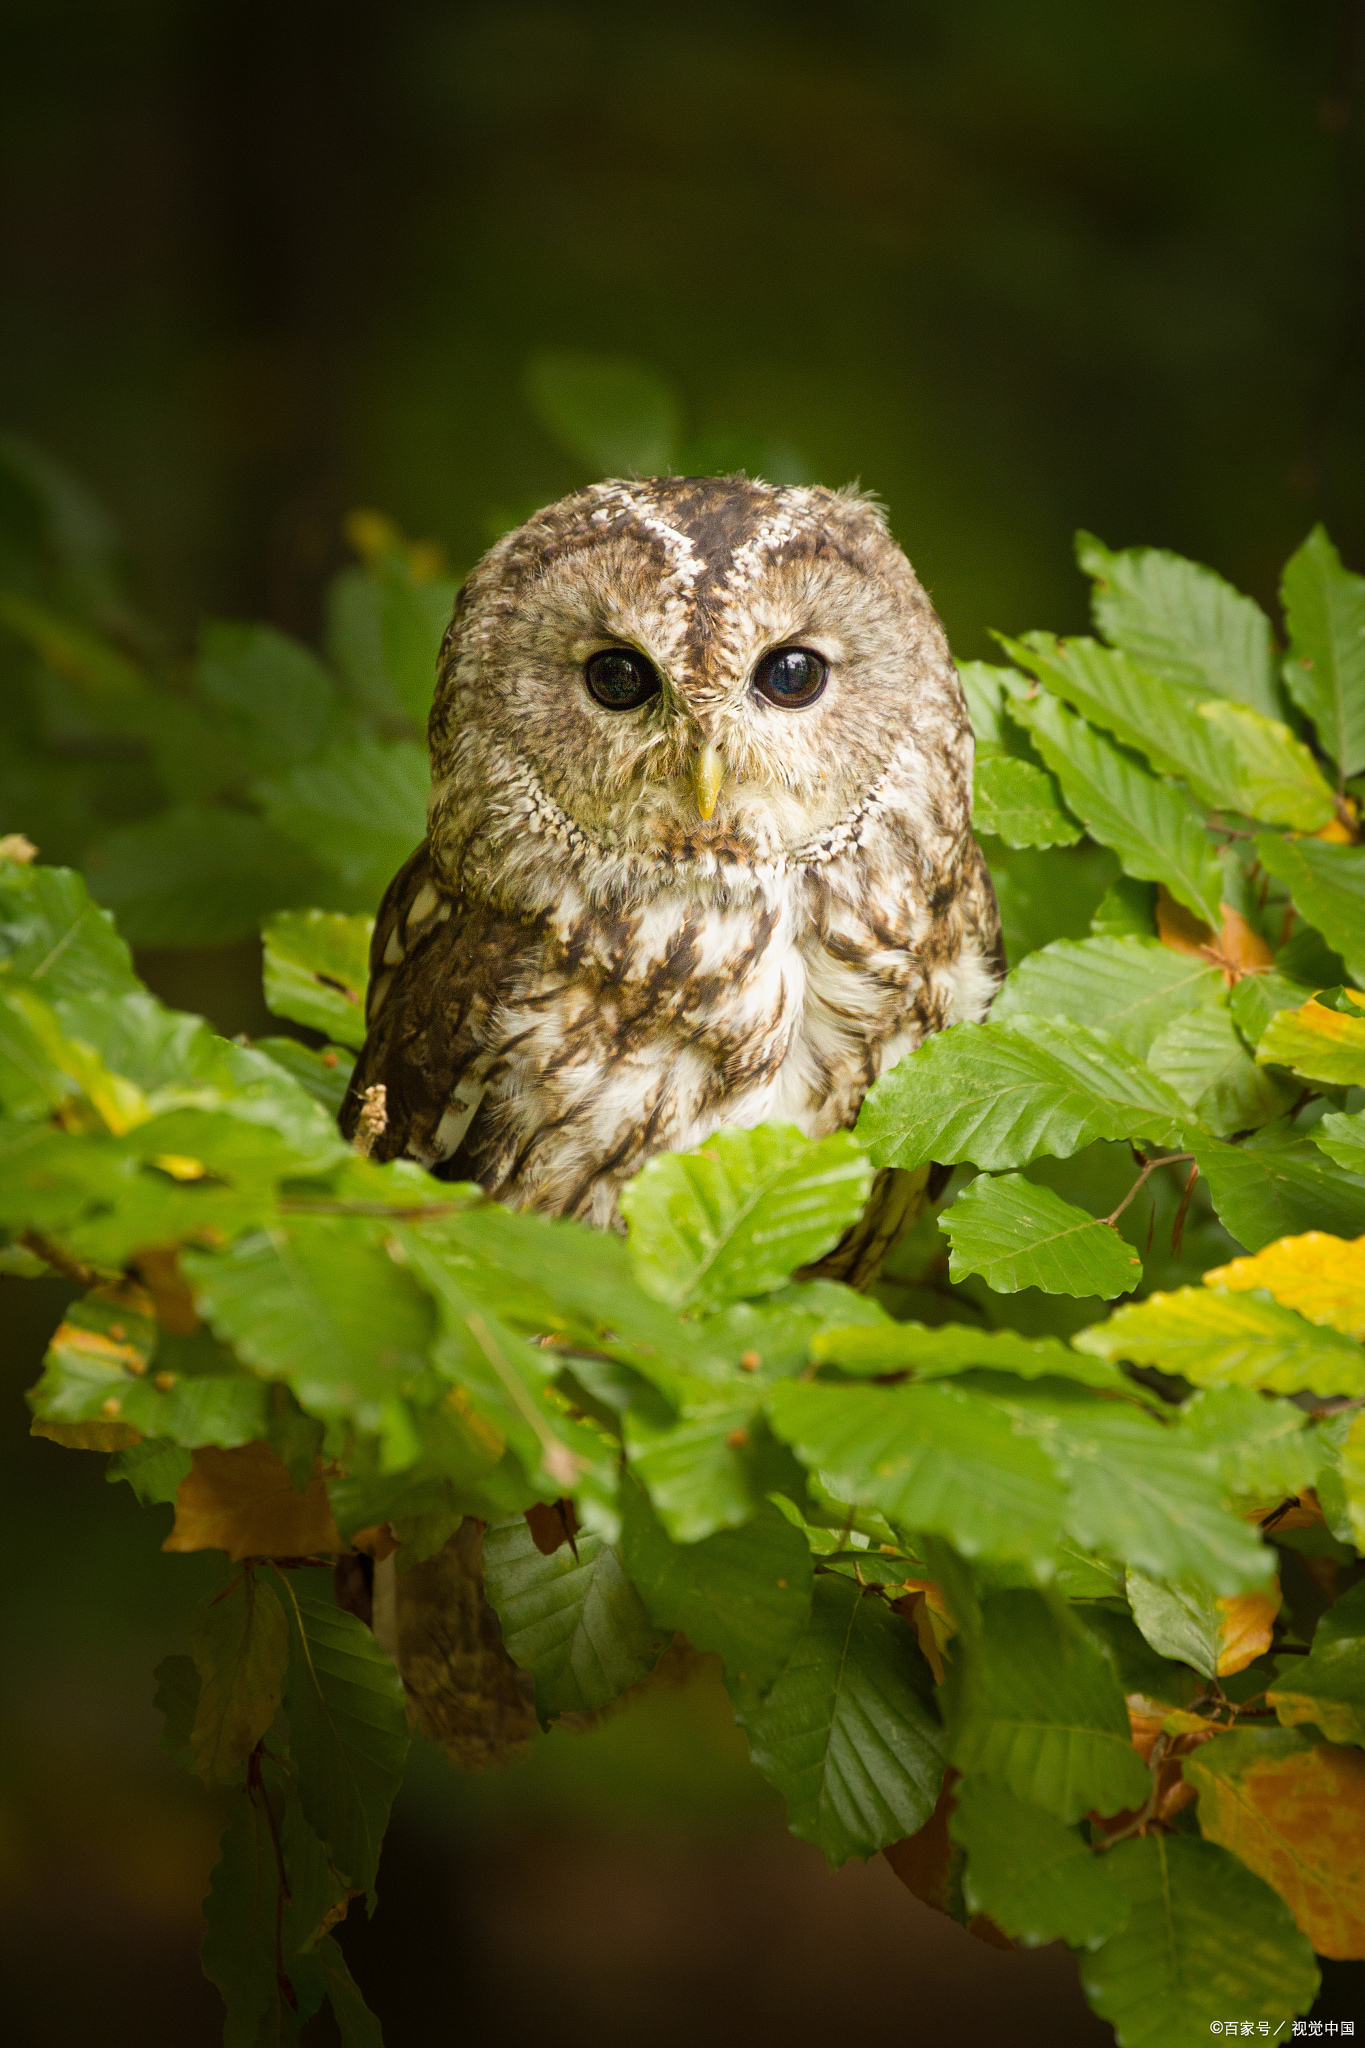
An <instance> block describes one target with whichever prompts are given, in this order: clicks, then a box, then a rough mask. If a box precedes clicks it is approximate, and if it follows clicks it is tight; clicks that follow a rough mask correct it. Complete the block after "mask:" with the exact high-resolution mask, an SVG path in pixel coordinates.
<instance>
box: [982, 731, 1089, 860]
mask: <svg viewBox="0 0 1365 2048" xmlns="http://www.w3.org/2000/svg"><path fill="white" fill-rule="evenodd" d="M973 790H974V794H973V798H972V816H973V819H974V821H975V825H976V829H977V831H978V832H994V833H995V834H996V836H997V838H1000V839H1003V840H1004V842H1005V844H1006V846H1074V845H1075V844H1076V841H1077V840H1078V839H1079V838H1080V836H1081V828H1080V826H1079V825H1077V824H1076V823H1075V822H1074V821H1073V820H1072V819H1071V818H1069V817H1068V816H1067V814H1066V812H1065V811H1064V810H1063V809H1062V804H1061V798H1060V796H1059V795H1058V792H1057V788H1056V785H1055V783H1054V782H1053V780H1052V777H1051V776H1050V775H1049V774H1048V773H1047V771H1046V770H1045V769H1043V768H1040V767H1039V766H1038V764H1037V762H1036V761H1021V760H1019V759H1018V758H1017V757H1016V756H1014V755H1012V754H1008V753H1006V752H1005V750H1004V748H1003V747H996V746H992V745H991V743H990V742H989V741H986V742H982V741H981V740H980V739H978V741H977V749H976V772H975V779H974V782H973Z"/></svg>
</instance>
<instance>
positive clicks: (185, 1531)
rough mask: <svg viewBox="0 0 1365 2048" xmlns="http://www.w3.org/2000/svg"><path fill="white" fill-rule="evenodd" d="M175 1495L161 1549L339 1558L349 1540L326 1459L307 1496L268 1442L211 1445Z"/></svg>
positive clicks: (198, 1455) (200, 1453)
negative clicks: (332, 1497) (334, 1505)
mask: <svg viewBox="0 0 1365 2048" xmlns="http://www.w3.org/2000/svg"><path fill="white" fill-rule="evenodd" d="M193 1457H194V1463H193V1465H192V1466H191V1468H190V1470H189V1472H188V1473H187V1474H186V1476H185V1477H184V1479H182V1480H181V1482H180V1490H179V1492H178V1493H177V1494H176V1497H175V1526H174V1528H173V1529H172V1530H171V1533H170V1535H169V1536H168V1537H167V1538H166V1541H165V1542H164V1543H163V1544H162V1546H161V1548H162V1549H163V1550H225V1551H226V1552H227V1554H228V1556H229V1557H230V1558H233V1559H235V1560H236V1559H241V1558H244V1557H319V1556H330V1557H334V1556H335V1555H336V1554H337V1553H338V1552H339V1551H343V1550H345V1548H346V1545H345V1544H344V1543H343V1542H342V1540H341V1538H340V1536H339V1535H338V1534H337V1525H336V1522H335V1520H334V1519H333V1516H332V1509H331V1505H330V1503H329V1501H328V1499H327V1486H326V1482H325V1480H324V1479H323V1476H322V1465H321V1461H320V1460H318V1461H317V1462H316V1463H315V1465H314V1469H313V1477H312V1479H311V1480H310V1481H309V1483H308V1486H307V1489H306V1490H305V1491H304V1492H303V1493H296V1492H295V1491H294V1485H293V1481H292V1480H291V1479H290V1477H289V1467H288V1466H287V1465H286V1464H285V1463H284V1460H283V1459H282V1458H281V1457H280V1456H279V1454H278V1453H277V1452H276V1451H274V1450H272V1448H271V1446H270V1445H269V1444H267V1443H253V1444H243V1445H242V1446H241V1447H240V1448H239V1449H237V1450H232V1451H224V1450H219V1449H218V1448H217V1447H216V1446H214V1445H209V1446H206V1447H205V1448H203V1449H202V1450H197V1451H195V1452H194V1453H193Z"/></svg>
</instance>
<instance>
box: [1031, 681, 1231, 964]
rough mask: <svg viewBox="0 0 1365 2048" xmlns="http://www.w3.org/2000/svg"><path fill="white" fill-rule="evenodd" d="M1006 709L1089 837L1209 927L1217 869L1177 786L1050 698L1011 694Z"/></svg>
mask: <svg viewBox="0 0 1365 2048" xmlns="http://www.w3.org/2000/svg"><path fill="white" fill-rule="evenodd" d="M1010 716H1011V717H1012V718H1015V719H1017V720H1018V722H1019V723H1020V724H1021V725H1024V726H1025V727H1027V729H1028V731H1029V732H1030V733H1031V734H1032V736H1033V742H1034V745H1035V746H1036V747H1037V749H1038V751H1039V753H1040V754H1041V755H1042V757H1043V759H1044V760H1045V761H1046V763H1047V765H1048V767H1049V768H1050V769H1051V770H1052V772H1053V774H1054V775H1055V776H1056V778H1057V780H1058V782H1059V783H1060V784H1061V788H1062V795H1063V796H1064V797H1065V798H1066V802H1067V807H1068V809H1069V810H1070V811H1072V813H1073V814H1074V815H1075V816H1076V817H1077V818H1079V819H1080V820H1081V822H1082V824H1083V825H1084V826H1085V828H1086V830H1087V832H1089V834H1090V836H1091V838H1092V839H1098V840H1099V841H1100V842H1101V843H1102V844H1103V845H1105V846H1111V847H1112V848H1113V849H1114V852H1115V853H1116V854H1117V855H1118V857H1119V859H1120V860H1121V861H1122V863H1123V866H1124V869H1125V871H1126V872H1127V873H1128V874H1130V875H1135V876H1137V878H1138V879H1139V880H1140V881H1147V882H1164V883H1165V885H1166V887H1167V888H1168V889H1169V890H1170V892H1171V894H1172V895H1173V896H1174V897H1176V899H1177V900H1178V901H1179V902H1181V903H1183V904H1185V905H1186V906H1187V908H1188V909H1190V910H1192V911H1194V913H1195V915H1196V916H1197V917H1201V918H1203V920H1204V922H1205V923H1206V924H1210V925H1213V926H1214V927H1215V928H1216V927H1217V926H1218V925H1219V924H1220V923H1221V922H1222V919H1221V915H1220V912H1219V908H1218V906H1219V902H1220V899H1221V895H1222V870H1221V869H1220V867H1219V865H1218V862H1217V860H1216V859H1215V858H1214V854H1213V850H1212V848H1211V846H1210V844H1209V841H1208V839H1207V837H1206V836H1205V832H1204V827H1203V823H1202V821H1201V820H1200V818H1199V815H1198V813H1197V812H1196V811H1195V810H1194V808H1193V807H1192V805H1191V803H1190V799H1189V798H1188V796H1186V795H1185V793H1184V791H1183V790H1180V789H1176V788H1174V787H1173V786H1172V785H1171V784H1170V783H1168V782H1162V781H1160V780H1159V779H1158V778H1157V777H1156V776H1155V775H1151V774H1149V773H1148V771H1147V770H1146V769H1145V768H1143V767H1141V766H1140V765H1139V764H1138V762H1136V761H1134V760H1133V759H1132V758H1131V757H1130V756H1129V755H1127V754H1125V753H1124V752H1122V751H1121V749H1120V748H1118V747H1116V746H1115V745H1114V744H1113V743H1112V741H1110V740H1107V739H1105V738H1104V737H1103V735H1102V734H1100V733H1097V732H1096V731H1094V729H1093V728H1092V727H1091V726H1088V725H1087V724H1086V723H1085V720H1084V719H1081V718H1077V717H1075V716H1074V715H1073V714H1072V713H1071V712H1069V711H1067V710H1065V709H1063V707H1062V705H1060V704H1059V703H1058V702H1057V700H1056V698H1054V697H1038V698H1036V699H1035V700H1033V701H1032V702H1024V701H1020V700H1016V701H1015V702H1014V703H1012V704H1011V706H1010Z"/></svg>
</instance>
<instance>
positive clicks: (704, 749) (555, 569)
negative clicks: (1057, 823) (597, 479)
mask: <svg viewBox="0 0 1365 2048" xmlns="http://www.w3.org/2000/svg"><path fill="white" fill-rule="evenodd" d="M431 748H432V776H433V798H432V839H433V846H434V849H435V851H436V853H437V857H438V860H442V861H443V862H444V864H445V866H446V867H447V869H448V871H451V878H452V879H454V878H455V871H457V870H458V869H459V867H460V866H461V865H462V863H463V861H464V859H466V858H468V857H470V855H471V853H472V852H473V850H474V849H475V848H477V850H478V851H477V857H478V858H479V859H480V863H481V865H482V866H484V867H485V868H486V867H487V865H488V863H489V861H490V859H491V860H494V861H496V859H497V858H498V856H500V855H507V854H509V853H510V854H512V855H513V856H515V851H516V848H517V846H518V845H519V844H524V843H525V841H526V840H527V838H528V837H537V836H539V837H542V838H543V837H544V836H545V835H547V834H548V835H549V837H550V838H551V839H552V840H556V841H558V842H560V843H561V844H562V845H567V846H568V847H570V848H572V849H576V850H577V851H578V852H580V853H582V852H583V851H584V850H585V849H590V850H591V851H592V852H593V854H594V855H595V856H596V857H597V858H598V861H599V866H600V869H601V871H602V872H603V873H608V872H609V873H610V874H611V875H612V876H613V877H614V878H615V885H616V886H620V885H625V886H630V884H631V882H632V880H634V881H635V882H637V883H640V884H643V883H645V882H647V879H648V877H649V876H651V875H654V876H659V875H664V874H673V875H676V874H677V873H678V872H679V871H687V872H691V873H695V874H698V875H716V874H725V873H728V874H730V875H734V874H736V873H739V872H742V871H745V870H756V869H764V868H771V867H772V866H773V865H774V864H776V865H778V866H784V865H786V864H789V863H791V862H793V861H800V860H803V859H812V858H819V857H820V849H821V847H822V846H832V845H833V844H835V843H836V842H837V841H839V840H840V838H841V836H842V839H843V840H844V841H847V839H848V837H849V835H850V834H853V835H854V836H856V834H857V833H858V831H859V829H860V825H861V821H862V820H863V818H865V816H866V815H867V813H868V810H869V807H872V808H875V807H876V805H877V804H878V803H879V802H881V801H884V800H888V801H889V800H892V798H893V796H894V795H895V793H896V792H897V791H900V792H901V794H902V795H904V796H906V797H907V798H908V800H909V801H910V803H911V804H912V806H913V804H914V803H916V802H918V803H919V804H920V805H921V806H922V808H924V809H925V810H926V811H928V812H930V813H932V823H933V827H934V831H935V836H938V835H939V834H942V833H947V834H948V835H949V836H950V837H951V836H954V835H955V834H959V833H962V832H965V831H966V829H967V819H968V815H969V808H970V784H971V738H970V731H969V728H968V725H967V718H966V711H965V708H964V705H963V701H962V696H961V692H960V690H959V687H958V683H957V678H956V675H955V673H954V670H953V665H952V660H951V657H950V655H949V652H948V647H947V643H946V640H945V638H944V635H943V631H942V628H941V627H940V625H939V622H938V620H937V618H936V617H935V615H934V612H933V609H932V607H931V605H930V603H929V601H928V599H927V597H926V596H925V594H924V591H923V590H922V589H921V587H920V584H919V582H918V581H917V579H916V577H915V574H914V571H913V570H912V569H911V567H910V564H909V562H908V561H907V560H906V558H905V556H904V554H903V553H902V552H901V550H900V548H899V547H898V546H897V545H896V543H895V542H894V541H893V540H892V538H891V536H890V534H889V533H888V531H887V527H886V521H885V518H884V516H883V514H882V512H881V510H880V508H879V507H878V506H877V505H876V504H875V503H874V502H873V501H872V500H871V499H869V498H867V497H866V496H863V495H861V494H860V493H858V492H857V491H854V490H845V491H830V490H825V489H820V488H809V489H807V488H801V489H787V488H774V487H773V486H770V485H767V484H763V483H756V482H751V481H750V480H749V479H748V478H746V477H742V476H732V477H719V478H698V477H667V478H660V479H654V480H650V481H640V482H623V483H603V484H597V485H594V486H593V487H592V488H591V489H589V490H585V491H579V492H576V493H575V494H574V495H573V496H572V497H568V498H564V499H561V500H560V501H559V503H558V504H554V505H550V506H548V507H547V508H546V509H545V510H544V511H543V512H538V513H537V514H536V515H535V517H534V518H532V519H530V520H528V521H527V523H526V524H525V525H524V526H521V527H519V528H517V529H516V531H515V532H512V533H509V534H506V535H505V536H504V537H503V539H502V540H500V541H499V542H498V543H497V545H496V546H495V547H494V548H492V549H491V550H490V552H489V553H488V554H487V555H486V556H485V557H484V559H483V560H482V561H481V562H480V563H479V565H478V567H477V568H476V569H475V570H474V571H473V573H472V575H471V576H470V577H469V579H468V581H467V582H466V584H465V586H464V588H463V590H462V591H461V593H460V597H459V601H458V603H457V605H456V608H455V616H454V618H453V619H452V621H451V625H450V630H449V632H448V634H447V636H446V640H445V645H444V647H443V650H442V657H441V665H440V674H439V680H438V684H437V691H436V699H435V703H434V705H433V707H432V715H431ZM929 822H930V819H929V818H926V823H929Z"/></svg>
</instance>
